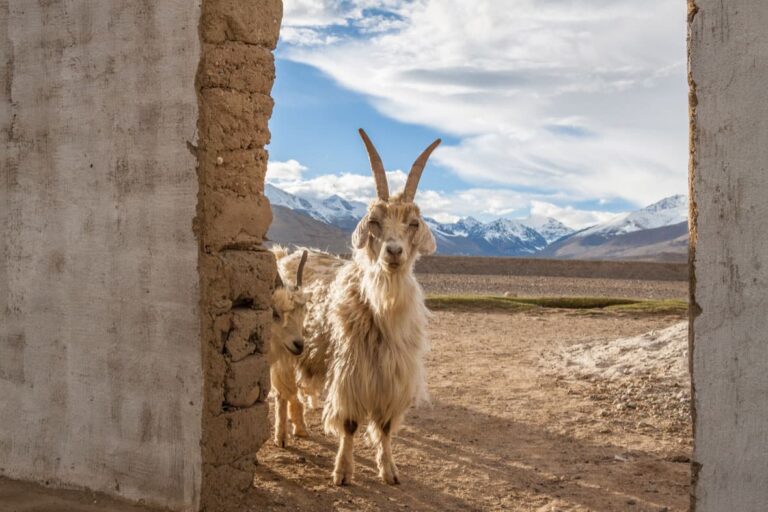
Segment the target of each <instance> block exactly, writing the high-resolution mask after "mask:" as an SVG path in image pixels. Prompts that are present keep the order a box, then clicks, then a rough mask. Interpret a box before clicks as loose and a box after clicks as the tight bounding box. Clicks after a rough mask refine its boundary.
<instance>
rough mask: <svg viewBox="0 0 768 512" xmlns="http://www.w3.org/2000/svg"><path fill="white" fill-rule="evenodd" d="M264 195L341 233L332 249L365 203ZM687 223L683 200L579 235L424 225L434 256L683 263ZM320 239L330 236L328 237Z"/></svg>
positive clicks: (538, 220) (534, 228)
mask: <svg viewBox="0 0 768 512" xmlns="http://www.w3.org/2000/svg"><path fill="white" fill-rule="evenodd" d="M266 194H267V197H268V198H269V200H270V202H271V203H272V204H273V205H278V206H283V207H285V208H287V209H288V210H292V212H291V213H296V214H300V215H304V216H307V217H310V218H311V219H314V220H315V221H319V222H321V223H323V224H327V225H329V226H331V227H333V228H338V229H339V230H341V231H337V232H335V233H337V235H338V236H336V237H334V244H335V245H334V246H341V245H344V244H341V242H339V240H342V241H343V239H344V237H345V236H347V235H348V234H349V233H351V231H352V230H353V229H354V227H355V226H356V225H357V223H358V222H359V220H360V219H361V218H362V217H363V216H364V215H365V212H366V210H367V205H365V204H364V203H361V202H356V201H347V200H345V199H343V198H341V197H340V196H338V195H334V196H331V197H329V198H327V199H324V200H317V199H308V198H303V197H299V196H296V195H293V194H290V193H288V192H286V191H284V190H281V189H279V188H278V187H275V186H274V185H269V184H268V185H267V186H266ZM274 214H275V218H276V220H277V221H279V220H280V218H279V217H280V216H281V215H283V216H286V215H287V214H288V212H286V211H285V210H281V209H275V211H274ZM687 219H688V204H687V198H686V197H685V196H681V195H678V196H672V197H668V198H666V199H663V200H661V201H659V202H657V203H654V204H652V205H650V206H647V207H645V208H643V209H641V210H637V211H635V212H632V213H628V214H626V215H623V216H621V217H619V218H617V219H615V220H613V221H610V222H606V223H603V224H598V225H596V226H593V227H590V228H587V229H584V230H581V231H578V232H574V230H573V229H571V228H569V227H568V226H566V225H565V224H563V223H562V222H560V221H558V220H557V219H553V218H550V217H543V216H531V217H528V218H525V219H515V220H513V219H496V220H493V221H490V222H481V221H479V220H477V219H475V218H472V217H465V218H462V219H460V220H458V221H456V222H452V223H441V222H437V221H436V220H434V219H431V218H428V217H427V218H425V219H424V220H425V221H426V222H427V224H428V225H429V227H430V228H431V229H432V232H433V234H434V235H435V239H436V241H437V252H438V254H446V255H466V256H537V257H554V258H586V259H589V258H597V259H602V258H634V259H654V258H657V257H660V258H667V259H669V258H672V259H674V258H678V257H681V255H683V254H684V252H685V250H686V247H687V246H686V243H687V238H686V237H687V224H685V223H686V221H687ZM283 220H285V222H283V223H282V224H279V223H277V222H276V225H283V226H299V227H297V228H295V229H304V228H301V226H304V227H305V228H306V229H307V230H310V231H312V232H311V233H310V232H307V233H303V234H302V233H297V234H293V233H291V235H292V236H291V237H290V238H291V242H292V243H299V242H297V241H296V240H304V239H306V242H305V243H306V244H308V245H317V241H316V238H317V236H319V235H318V234H317V233H315V231H317V230H318V229H319V226H318V225H315V224H311V223H301V222H299V221H298V219H293V218H292V219H287V218H286V219H283ZM289 221H290V222H289ZM310 226H315V227H313V228H311V227H310ZM285 229H288V228H285ZM285 229H284V230H283V231H285ZM324 233H325V231H324ZM344 233H346V235H345V234H344ZM323 236H326V237H329V236H330V235H328V234H327V233H326V235H323ZM273 239H274V237H273ZM336 239H338V240H336ZM275 240H276V241H281V240H277V239H275ZM286 241H287V240H286ZM336 242H338V243H336ZM329 243H330V242H329ZM329 247H330V246H329ZM344 247H346V245H344Z"/></svg>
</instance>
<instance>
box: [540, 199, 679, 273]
mask: <svg viewBox="0 0 768 512" xmlns="http://www.w3.org/2000/svg"><path fill="white" fill-rule="evenodd" d="M687 254H688V198H687V197H686V196H683V195H676V196H671V197H667V198H665V199H662V200H661V201H659V202H657V203H654V204H652V205H650V206H646V207H645V208H642V209H640V210H637V211H634V212H631V213H628V214H626V215H623V216H621V217H619V218H617V219H614V220H612V221H609V222H605V223H603V224H598V225H596V226H592V227H591V228H587V229H584V230H581V231H579V232H577V233H574V234H573V235H570V236H566V237H564V238H561V239H560V240H557V241H555V242H553V243H552V244H550V245H549V246H548V247H547V248H546V249H544V250H543V251H542V252H541V254H540V255H541V256H543V257H548V258H566V259H643V260H684V259H685V258H686V255H687Z"/></svg>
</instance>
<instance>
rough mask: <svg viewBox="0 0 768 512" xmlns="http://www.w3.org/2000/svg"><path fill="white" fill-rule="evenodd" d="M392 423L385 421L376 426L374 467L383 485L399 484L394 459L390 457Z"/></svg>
mask: <svg viewBox="0 0 768 512" xmlns="http://www.w3.org/2000/svg"><path fill="white" fill-rule="evenodd" d="M391 425H392V423H391V422H390V421H387V422H386V423H384V424H383V425H376V427H375V428H376V430H377V432H376V434H377V437H378V445H377V446H376V466H377V467H378V468H379V477H380V478H381V479H382V480H383V481H384V483H386V484H389V485H395V484H399V483H400V477H399V476H398V474H397V466H396V465H395V459H394V458H393V457H392V436H391V435H390V427H391Z"/></svg>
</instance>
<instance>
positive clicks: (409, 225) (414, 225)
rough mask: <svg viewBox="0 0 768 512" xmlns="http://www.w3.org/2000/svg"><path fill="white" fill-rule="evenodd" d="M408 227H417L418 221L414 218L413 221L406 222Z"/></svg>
mask: <svg viewBox="0 0 768 512" xmlns="http://www.w3.org/2000/svg"><path fill="white" fill-rule="evenodd" d="M408 227H409V228H411V229H417V228H418V227H419V221H417V220H414V221H413V222H411V223H410V224H408Z"/></svg>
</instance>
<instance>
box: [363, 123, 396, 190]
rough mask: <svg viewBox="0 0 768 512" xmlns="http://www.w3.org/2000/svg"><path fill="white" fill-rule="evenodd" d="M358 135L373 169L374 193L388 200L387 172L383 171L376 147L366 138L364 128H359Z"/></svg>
mask: <svg viewBox="0 0 768 512" xmlns="http://www.w3.org/2000/svg"><path fill="white" fill-rule="evenodd" d="M359 131H360V137H362V139H363V144H365V150H366V151H367V152H368V158H369V159H370V161H371V171H373V179H374V180H376V195H377V196H379V199H381V200H382V201H388V200H389V185H388V184H387V173H386V172H385V171H384V164H383V163H382V162H381V157H380V156H379V152H378V151H376V147H375V146H374V145H373V142H371V139H369V138H368V134H366V133H365V130H363V129H362V128H360V130H359Z"/></svg>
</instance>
